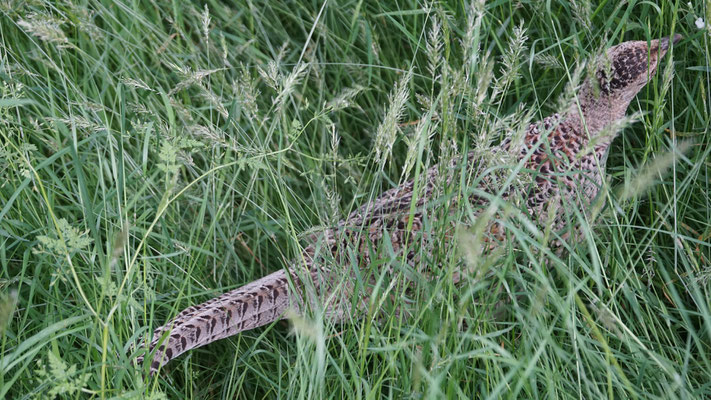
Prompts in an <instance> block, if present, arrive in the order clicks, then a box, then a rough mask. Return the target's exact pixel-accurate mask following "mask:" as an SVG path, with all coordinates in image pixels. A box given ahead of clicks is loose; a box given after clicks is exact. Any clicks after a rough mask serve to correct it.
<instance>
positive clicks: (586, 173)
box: [138, 37, 678, 373]
mask: <svg viewBox="0 0 711 400" xmlns="http://www.w3.org/2000/svg"><path fill="white" fill-rule="evenodd" d="M675 40H678V37H677V38H675ZM648 46H649V47H648ZM668 46H669V41H668V40H667V39H662V40H659V41H657V40H655V41H652V42H651V43H650V44H649V45H648V43H647V42H642V41H636V42H625V43H622V44H620V45H617V46H615V47H613V48H611V49H609V50H608V51H607V53H606V56H605V57H603V58H602V60H601V61H600V62H599V65H600V66H599V67H597V72H596V73H595V74H594V77H595V79H588V80H587V81H586V82H585V83H584V84H583V85H582V87H581V88H580V89H579V91H578V102H577V103H576V104H575V105H573V106H572V107H571V108H570V110H568V111H567V112H566V113H563V114H562V115H559V114H555V115H552V116H549V117H547V118H545V119H544V120H542V121H540V122H538V123H535V124H532V125H530V126H529V127H528V129H527V130H526V133H525V138H524V140H523V144H522V145H521V146H520V148H512V146H513V145H512V144H511V142H509V141H508V140H507V141H504V142H503V143H502V144H501V145H500V148H499V150H502V151H507V152H509V153H513V154H514V155H515V156H516V157H518V158H519V159H521V160H524V159H525V160H527V161H525V169H526V171H528V172H527V173H530V174H531V175H532V183H533V184H532V185H530V186H529V187H527V188H503V189H504V190H501V189H502V188H501V187H499V186H498V185H497V184H496V183H495V180H492V179H488V178H486V177H484V178H482V179H478V180H476V182H477V183H476V187H477V188H478V189H479V190H481V191H484V192H487V193H490V194H492V195H495V194H497V193H499V192H501V193H503V196H502V197H504V200H506V199H510V198H511V197H512V196H517V197H520V198H521V199H522V200H524V203H522V204H524V205H525V206H526V208H527V210H528V213H529V215H530V216H532V218H533V220H534V222H538V223H539V224H541V225H543V224H545V223H547V222H549V221H551V220H552V221H553V226H554V228H556V229H562V228H564V227H565V226H566V225H567V224H568V219H567V216H566V215H565V206H566V202H568V204H570V202H571V201H572V204H576V205H577V206H579V207H583V209H585V207H586V206H588V205H589V204H590V202H591V201H592V200H593V199H594V198H595V196H596V195H597V193H598V191H599V188H600V186H601V184H602V181H603V176H602V172H603V171H604V168H605V166H604V160H605V158H606V157H605V156H606V152H607V149H608V147H609V144H610V142H611V141H612V139H613V136H610V137H605V138H603V140H595V139H596V135H598V134H599V133H600V132H602V131H603V130H604V129H605V128H606V127H608V126H609V125H610V124H611V123H612V122H614V121H616V120H618V119H620V118H622V117H623V116H624V114H625V111H626V109H627V107H628V105H629V103H630V101H631V100H632V98H633V97H634V96H635V95H636V94H637V92H638V91H639V90H640V89H641V88H642V87H643V86H644V85H645V84H646V83H647V81H648V79H649V77H650V76H651V75H652V74H654V72H655V71H656V69H657V65H658V62H659V59H661V57H662V56H663V55H664V53H666V51H667V49H668ZM591 140H595V142H594V143H595V145H594V146H591V145H590V144H591V143H593V142H591ZM591 147H592V148H591ZM478 161H479V160H478V159H477V156H476V154H475V153H473V152H472V153H470V154H469V155H468V156H467V157H462V158H458V159H455V160H453V161H451V162H450V163H449V164H448V165H446V166H440V165H436V166H433V167H431V168H430V169H429V170H427V172H426V174H425V176H424V181H423V182H421V183H420V185H419V187H421V189H420V190H419V192H418V193H414V190H415V187H416V185H415V181H413V180H410V181H407V182H405V183H404V184H402V185H400V186H398V187H395V188H393V189H390V190H388V191H386V192H384V193H382V194H381V195H380V196H379V197H378V198H377V199H375V200H373V201H372V202H369V203H367V204H365V205H363V206H361V207H360V208H358V209H356V210H355V211H353V212H352V213H351V214H350V215H349V216H348V217H347V218H346V219H344V220H342V221H341V222H339V223H338V225H337V226H336V227H333V228H331V229H325V230H323V231H322V232H321V233H320V234H319V235H316V237H317V238H316V239H314V240H313V242H312V243H310V244H308V245H307V246H306V247H305V249H304V251H303V253H302V255H301V257H300V258H299V259H297V260H294V262H293V264H292V266H291V267H290V268H286V269H282V270H279V271H277V272H274V273H272V274H271V275H267V276H265V277H263V278H261V279H258V280H256V281H254V282H251V283H249V284H247V285H244V286H242V287H240V288H238V289H235V290H233V291H231V292H227V293H224V294H222V295H221V296H219V297H216V298H213V299H211V300H208V301H207V302H205V303H202V304H200V305H196V306H191V307H188V308H187V309H185V310H184V311H182V312H180V313H179V314H178V315H176V316H175V318H173V320H171V321H170V322H168V323H167V324H165V325H164V326H162V327H160V328H158V329H156V330H155V332H154V335H153V339H152V341H151V343H150V345H149V350H150V351H153V350H156V348H157V350H156V351H155V353H154V355H153V358H152V359H151V365H150V372H151V373H154V372H155V371H157V370H158V368H159V367H160V366H161V365H162V364H164V363H166V362H168V361H170V360H171V359H173V358H175V357H177V356H178V355H180V354H182V353H184V352H186V351H188V350H190V349H193V348H196V347H200V346H203V345H205V344H208V343H211V342H214V341H216V340H219V339H222V338H226V337H229V336H232V335H234V334H236V333H239V332H242V331H245V330H249V329H253V328H256V327H259V326H263V325H265V324H268V323H271V322H273V321H276V320H279V319H281V318H283V316H284V313H285V311H286V310H287V309H292V310H294V311H295V312H297V313H303V312H305V310H306V308H308V307H319V306H322V307H323V308H324V310H325V314H326V316H327V317H328V318H330V319H331V320H333V321H340V320H343V319H345V318H347V317H349V316H353V315H354V314H356V311H358V310H354V309H353V308H354V305H355V308H357V309H365V305H366V304H367V303H366V301H367V296H368V294H367V293H356V290H357V289H356V286H355V284H354V283H353V282H355V279H354V276H352V272H348V271H347V269H346V268H339V267H338V266H339V265H340V266H343V265H346V264H352V261H353V259H354V258H355V263H356V265H358V266H359V267H361V268H363V269H365V268H367V267H368V266H369V265H370V263H371V259H370V257H371V254H372V250H373V249H377V248H378V247H379V246H382V245H384V244H387V245H388V246H392V250H393V252H394V253H395V254H402V252H406V253H405V254H402V256H403V259H404V260H405V261H406V262H407V264H409V265H410V266H412V267H413V268H414V267H417V266H418V265H419V264H421V262H420V261H421V260H420V258H421V257H422V255H423V252H422V251H416V250H415V249H416V248H419V249H431V248H433V247H434V246H437V245H438V244H434V243H431V242H430V238H429V237H427V233H426V232H425V231H426V230H425V229H424V226H425V222H426V221H425V218H427V219H428V221H430V222H434V221H436V219H437V218H438V215H441V213H439V214H438V213H437V212H430V213H425V212H426V209H427V203H428V202H430V201H432V200H434V199H436V198H437V196H440V195H441V187H440V186H442V185H444V186H447V185H452V184H453V182H456V181H457V180H456V179H458V176H457V175H456V174H457V172H459V171H463V170H464V171H467V170H471V169H472V168H475V167H476V166H477V164H478ZM462 163H464V165H462ZM442 174H446V176H442ZM455 176H457V178H456V179H455ZM413 199H416V200H415V203H414V204H413ZM461 201H462V200H459V201H457V197H455V198H454V200H453V201H451V202H449V204H450V205H449V212H448V213H445V214H451V215H453V214H454V211H455V210H456V209H457V207H458V206H459V204H458V202H461ZM466 201H469V202H470V203H472V204H473V205H475V206H476V208H477V209H482V207H484V206H486V203H487V202H486V200H485V199H483V198H482V197H479V196H476V195H467V196H466ZM551 210H553V212H554V213H555V214H554V215H552V216H551V215H549V212H551ZM551 217H552V218H551ZM455 224H456V221H455V220H452V221H451V222H450V224H449V225H447V226H448V227H449V228H447V229H449V230H448V231H447V232H445V233H444V234H445V236H448V237H451V236H452V235H453V233H454V229H455ZM492 231H498V229H492ZM497 236H498V239H502V238H503V235H502V233H501V232H498V234H497ZM413 243H415V244H416V245H415V246H413ZM425 255H427V251H425ZM387 273H392V271H387ZM426 273H427V272H426ZM428 273H430V274H432V273H433V272H432V271H428ZM457 277H458V275H455V278H454V279H455V280H457V279H458V278H457ZM307 303H308V307H307ZM142 362H143V357H139V358H138V363H139V365H140V364H142Z"/></svg>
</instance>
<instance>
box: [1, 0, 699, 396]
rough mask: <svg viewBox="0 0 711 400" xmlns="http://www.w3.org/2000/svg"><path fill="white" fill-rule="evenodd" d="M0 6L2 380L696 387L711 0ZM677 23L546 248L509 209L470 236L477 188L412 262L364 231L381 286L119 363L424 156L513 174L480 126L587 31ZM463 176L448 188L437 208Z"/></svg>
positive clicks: (496, 129) (547, 81)
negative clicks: (190, 347)
mask: <svg viewBox="0 0 711 400" xmlns="http://www.w3.org/2000/svg"><path fill="white" fill-rule="evenodd" d="M0 15H1V16H0V93H1V95H0V143H1V147H0V267H1V268H2V271H1V275H0V337H1V338H2V342H1V347H0V377H1V378H0V397H3V396H4V397H5V398H12V399H25V398H47V397H50V398H53V397H54V398H85V397H92V398H93V397H96V398H153V399H159V398H275V397H279V398H403V397H414V398H442V397H462V398H482V399H484V398H499V397H507V398H610V399H612V398H634V399H647V398H649V399H654V398H659V399H670V398H680V399H681V398H706V397H711V384H710V383H709V376H711V354H710V353H711V338H710V334H711V310H709V307H710V306H711V302H710V301H709V299H711V297H710V293H709V290H710V289H711V287H710V286H709V285H710V282H711V262H710V261H709V260H710V258H711V245H710V242H711V223H709V221H711V198H710V197H709V193H711V187H710V176H709V175H710V171H709V168H710V167H711V163H710V161H709V160H711V158H710V157H709V153H710V152H711V146H710V145H711V132H709V125H710V119H711V118H710V114H711V95H710V94H709V93H710V90H711V47H710V46H711V44H710V43H709V40H710V39H711V30H709V26H711V4H710V3H709V2H708V1H696V2H693V3H688V4H687V3H685V2H677V3H672V2H661V3H660V4H654V3H652V2H639V1H628V2H611V1H602V2H599V4H594V3H591V2H588V1H583V0H578V1H574V2H568V1H559V0H553V1H536V0H530V1H498V2H484V1H474V2H473V3H471V4H464V3H460V2H448V3H447V2H442V3H421V2H415V1H407V0H404V1H399V2H392V1H390V2H388V1H384V2H364V1H351V2H325V3H324V2H316V1H302V2H287V1H278V0H277V1H274V0H272V1H236V2H217V1H208V2H204V3H201V2H191V3H188V2H172V3H171V2H154V3H147V2H145V3H144V2H125V1H96V0H85V1H75V2H71V1H64V0H60V1H44V0H33V1H29V2H24V1H14V0H9V1H3V2H2V3H0ZM699 18H701V19H702V20H703V21H705V22H706V26H705V27H703V28H701V29H699V28H698V27H697V24H696V21H697V20H698V19H699ZM673 33H681V34H682V35H684V40H683V41H682V42H681V43H679V44H678V45H677V46H675V47H674V49H673V51H672V52H671V54H670V55H669V56H667V58H666V60H665V61H664V63H665V64H664V65H665V67H663V68H662V69H660V73H659V74H658V76H657V77H656V78H655V79H654V80H653V81H652V82H651V83H650V84H649V85H647V86H646V87H645V88H644V90H643V91H642V92H641V93H640V94H639V95H638V96H637V98H636V99H635V100H634V102H633V104H632V105H631V107H630V110H629V111H628V113H629V114H630V115H631V114H633V113H636V112H639V113H640V114H639V115H640V121H638V122H637V123H634V124H632V125H630V126H629V127H627V128H626V129H625V130H624V133H623V134H622V135H621V137H619V138H618V139H616V140H615V142H614V143H613V145H612V148H611V151H610V154H609V158H608V162H607V164H608V167H607V176H608V180H607V182H606V184H605V185H604V193H603V195H602V196H601V198H600V200H599V202H598V203H597V204H596V205H595V206H594V207H593V208H594V210H592V211H594V212H592V211H591V210H571V211H572V215H573V217H574V219H575V223H578V224H581V226H583V231H584V233H585V235H584V238H583V240H582V241H580V242H579V243H570V246H571V248H570V249H569V251H568V252H566V253H565V254H564V255H560V256H556V255H555V254H552V253H551V252H550V251H548V249H547V243H548V241H549V240H550V239H551V235H553V233H551V232H548V231H544V232H535V228H533V227H531V226H528V225H526V224H525V223H524V224H510V229H509V239H510V240H508V241H507V242H506V244H505V245H504V246H503V247H499V249H498V250H495V251H487V249H486V244H485V243H483V242H482V238H481V229H482V228H481V226H485V224H482V223H481V221H477V219H476V218H474V212H473V211H472V210H471V209H466V207H465V208H464V209H462V210H460V211H461V212H460V213H458V214H457V215H456V216H451V217H453V218H457V219H458V220H459V221H460V226H461V229H460V234H459V235H458V240H457V241H454V242H451V241H447V240H444V238H443V229H442V228H443V226H442V225H443V223H442V222H439V223H431V224H429V223H428V225H427V226H426V229H425V230H426V231H427V232H428V234H429V235H430V239H429V240H430V243H431V245H430V248H428V249H418V251H421V252H422V253H423V254H426V255H427V257H423V262H422V263H421V264H422V265H419V266H418V267H417V268H416V270H411V269H410V268H409V267H408V266H407V265H404V264H403V263H402V262H401V260H400V259H399V258H398V255H397V254H395V253H393V252H392V249H391V248H388V246H387V245H384V246H382V247H383V248H380V249H374V251H376V252H377V256H378V257H377V258H378V260H380V261H378V263H375V265H372V266H370V267H371V268H370V269H371V271H370V273H372V274H374V276H376V277H377V278H380V280H378V281H377V284H376V294H375V295H374V296H373V297H372V298H371V301H370V303H369V304H368V307H369V309H368V311H367V312H366V313H365V315H363V316H361V317H360V318H354V319H353V321H351V322H350V323H344V324H337V325H334V324H332V323H330V322H329V321H328V320H327V319H324V318H323V317H322V316H320V315H319V314H318V313H315V314H314V315H308V316H304V317H294V318H293V319H292V321H291V322H289V323H276V324H273V325H271V326H268V327H265V328H260V329H256V330H253V331H249V332H245V333H243V334H240V335H238V336H235V337H233V338H230V339H227V340H222V341H219V342H217V343H213V344H210V345H209V346H206V347H203V348H200V349H197V350H194V351H191V352H189V353H188V354H186V355H184V356H182V357H180V358H178V359H177V360H175V361H173V362H171V363H170V364H168V366H167V367H166V368H165V369H164V370H163V372H162V373H161V374H159V375H158V376H155V377H147V376H143V375H142V374H141V372H140V368H137V367H136V366H135V365H134V364H133V360H134V359H135V357H136V356H138V355H139V354H141V353H142V352H143V351H144V348H143V347H142V346H143V344H144V343H145V339H146V337H147V336H148V335H149V334H150V333H151V331H152V329H153V328H155V327H157V326H159V325H161V324H162V323H164V322H165V321H167V320H168V319H170V318H171V317H173V316H174V315H175V314H176V313H177V312H178V311H180V310H181V309H183V308H184V307H186V306H188V305H191V304H196V303H199V302H202V301H204V300H206V299H208V298H210V297H211V296H214V295H216V294H219V293H221V292H223V291H226V290H229V289H233V288H235V287H238V286H240V285H242V284H244V283H247V282H249V281H251V280H253V279H256V278H258V277H261V276H263V275H265V274H266V273H268V272H271V271H274V270H276V269H279V268H282V267H283V266H284V265H286V264H287V263H288V262H289V260H295V259H296V260H298V255H299V253H300V251H301V249H302V247H303V246H304V244H305V243H307V242H308V240H309V238H311V237H314V236H317V235H318V233H319V231H320V230H321V229H323V228H324V227H328V226H333V224H334V223H336V222H337V221H338V220H340V219H341V218H343V217H344V216H345V215H347V213H348V212H350V211H351V210H353V209H354V208H355V207H357V206H359V205H361V204H364V203H366V202H368V201H369V200H371V199H373V198H375V197H376V196H377V195H378V194H379V193H381V192H383V191H384V190H387V189H389V188H392V187H394V186H396V185H398V184H399V183H401V182H403V181H404V180H406V179H413V178H414V179H415V180H416V181H419V182H421V180H422V179H423V174H424V172H425V170H426V168H428V167H430V166H432V165H435V164H436V163H438V162H441V163H443V165H446V164H447V161H448V160H451V159H453V158H454V157H457V156H459V155H461V154H465V153H466V152H469V151H476V152H478V154H479V155H480V159H481V164H480V165H478V166H474V167H473V168H472V169H471V171H463V174H464V175H467V174H470V175H468V176H466V179H465V178H462V179H463V180H462V181H466V180H467V179H476V177H477V176H480V175H481V174H484V173H488V174H491V175H492V176H495V177H497V178H500V179H503V180H507V179H508V180H515V179H524V178H522V177H521V176H519V174H517V166H516V160H515V159H512V158H511V157H510V156H508V155H507V154H505V153H504V152H500V151H495V150H493V149H494V147H493V146H495V145H496V144H498V143H499V142H500V141H501V140H503V139H504V138H511V139H512V140H520V137H521V132H522V129H523V128H525V126H526V125H527V124H528V123H529V122H530V121H532V120H536V119H538V118H541V117H544V116H546V115H548V114H550V113H552V112H556V111H559V110H560V108H561V107H562V106H561V104H563V105H564V104H567V103H568V102H569V101H570V99H571V96H572V95H573V93H574V91H572V90H570V89H566V86H567V87H568V88H573V87H574V85H573V84H571V83H574V82H578V81H579V79H584V78H585V70H584V69H583V68H580V67H581V66H582V65H583V63H584V62H585V60H588V59H591V58H592V57H594V56H595V55H596V54H598V53H599V52H600V51H602V49H604V48H606V47H608V46H610V45H613V44H616V43H618V42H620V41H623V40H632V39H637V40H651V39H654V38H659V37H662V36H667V35H671V34H673ZM682 142H684V143H689V144H688V145H682ZM684 146H686V148H687V149H686V151H679V148H680V147H681V148H682V150H683V149H684ZM519 169H520V167H519ZM464 175H463V176H464ZM466 190H467V188H461V187H457V185H456V184H455V185H451V186H447V185H442V188H441V193H438V194H437V196H436V200H434V201H433V202H430V204H429V205H428V210H429V211H428V212H430V213H439V214H441V215H444V214H446V212H445V211H443V209H444V207H443V205H444V204H445V203H446V202H447V201H448V200H449V199H451V198H452V197H453V196H457V195H460V194H461V193H465V192H466ZM492 204H494V207H495V208H492V209H491V213H489V214H485V215H489V216H491V218H494V217H495V216H496V215H498V214H497V212H498V211H501V210H503V212H504V213H506V214H507V215H510V216H512V218H514V219H517V218H518V219H519V220H521V221H523V222H525V221H526V218H525V215H523V214H521V212H520V210H519V209H518V208H517V207H516V205H515V204H503V203H502V202H500V201H498V200H496V199H494V202H493V203H492ZM591 215H593V216H595V218H594V219H593V218H591ZM441 220H443V219H440V221H441ZM477 222H479V223H478V224H477ZM531 230H533V231H534V234H533V235H532V234H531ZM430 253H431V254H430ZM384 266H387V267H389V268H391V269H392V270H393V271H396V273H395V276H396V277H397V278H396V279H392V280H391V279H390V278H389V277H388V276H386V275H383V274H381V272H380V271H382V270H383V269H384V268H383V267H384ZM434 266H436V267H434ZM347 267H348V268H351V267H353V266H347ZM460 268H464V269H465V270H466V271H467V274H466V275H465V276H464V279H463V281H462V283H461V284H459V285H454V284H452V275H453V274H454V273H455V271H457V270H458V269H460ZM363 273H364V274H365V273H366V272H363ZM405 277H407V278H406V279H409V280H415V281H416V282H417V286H416V290H406V288H405V287H404V285H402V282H403V280H404V279H405ZM404 311H406V312H404ZM292 332H293V333H292Z"/></svg>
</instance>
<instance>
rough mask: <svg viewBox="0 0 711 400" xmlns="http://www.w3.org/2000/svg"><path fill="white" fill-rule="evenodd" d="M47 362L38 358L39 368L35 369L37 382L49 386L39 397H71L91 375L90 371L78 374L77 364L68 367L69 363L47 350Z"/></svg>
mask: <svg viewBox="0 0 711 400" xmlns="http://www.w3.org/2000/svg"><path fill="white" fill-rule="evenodd" d="M47 362H48V365H45V364H44V363H43V362H42V360H41V359H40V360H37V369H36V370H35V371H34V373H35V379H36V382H37V384H38V385H40V386H41V385H44V384H47V385H48V386H49V389H48V390H47V392H46V393H42V394H41V395H40V396H38V398H49V399H55V398H57V397H58V396H59V397H63V398H69V397H70V396H72V395H76V394H77V393H78V392H80V391H81V390H82V389H83V388H84V386H85V385H86V382H87V381H88V380H89V377H90V376H91V374H89V373H85V374H81V375H80V374H78V373H77V366H76V365H74V364H72V365H71V366H69V367H67V364H66V363H65V362H64V361H63V360H62V359H61V358H60V357H58V356H57V355H56V354H54V353H53V352H51V351H49V352H47Z"/></svg>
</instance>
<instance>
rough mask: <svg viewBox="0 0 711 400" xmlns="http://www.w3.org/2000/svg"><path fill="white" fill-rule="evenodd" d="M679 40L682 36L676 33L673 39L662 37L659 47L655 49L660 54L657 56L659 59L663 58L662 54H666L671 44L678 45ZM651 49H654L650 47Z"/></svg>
mask: <svg viewBox="0 0 711 400" xmlns="http://www.w3.org/2000/svg"><path fill="white" fill-rule="evenodd" d="M681 39H682V36H681V35H680V34H678V33H677V34H676V35H674V36H673V37H671V36H667V37H663V38H661V39H659V45H658V47H657V49H656V50H657V51H658V52H659V53H661V54H659V56H660V57H659V58H661V57H663V56H664V54H666V52H667V50H669V46H671V44H677V43H679V41H680V40H681ZM652 49H654V47H652Z"/></svg>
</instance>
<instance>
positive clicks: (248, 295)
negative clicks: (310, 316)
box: [137, 270, 300, 374]
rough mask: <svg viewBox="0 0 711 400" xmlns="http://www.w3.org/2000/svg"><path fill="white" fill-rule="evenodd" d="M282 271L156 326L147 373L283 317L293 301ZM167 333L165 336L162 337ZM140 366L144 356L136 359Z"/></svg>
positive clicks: (287, 280)
mask: <svg viewBox="0 0 711 400" xmlns="http://www.w3.org/2000/svg"><path fill="white" fill-rule="evenodd" d="M290 292H291V289H290V288H289V278H288V277H287V272H286V271H285V270H280V271H277V272H275V273H273V274H271V275H267V276H265V277H264V278H261V279H259V280H256V281H254V282H251V283H249V284H247V285H245V286H242V287H240V288H238V289H235V290H233V291H231V292H227V293H225V294H223V295H221V296H219V297H215V298H213V299H211V300H208V301H207V302H205V303H202V304H199V305H196V306H191V307H188V308H187V309H185V310H183V311H182V312H180V314H178V315H177V316H176V317H175V318H174V319H173V320H172V321H170V322H169V323H167V324H165V325H163V326H161V327H160V328H158V329H156V330H155V332H154V334H153V340H152V341H151V343H150V346H149V353H150V352H153V350H155V349H156V346H159V347H158V350H157V351H155V354H154V355H153V360H152V361H151V367H150V368H151V369H150V373H151V374H153V373H155V372H156V371H157V370H158V368H160V366H161V365H163V364H165V363H167V362H168V361H170V360H172V359H173V358H175V357H177V356H179V355H181V354H183V353H185V352H186V351H188V350H190V349H194V348H196V347H200V346H203V345H206V344H208V343H211V342H214V341H216V340H219V339H222V338H226V337H228V336H232V335H234V334H236V333H239V332H242V331H245V330H249V329H253V328H256V327H259V326H262V325H266V324H268V323H270V322H273V321H276V320H279V319H281V318H282V315H283V314H284V311H286V309H287V308H289V307H295V308H299V304H297V303H299V302H295V301H293V300H294V299H295V298H300V297H299V296H292V295H291V293H290ZM166 333H169V335H168V336H165V334H166ZM137 361H138V365H142V363H143V357H139V358H138V359H137Z"/></svg>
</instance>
